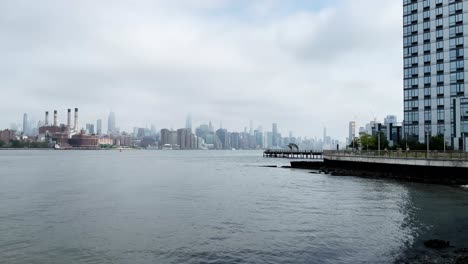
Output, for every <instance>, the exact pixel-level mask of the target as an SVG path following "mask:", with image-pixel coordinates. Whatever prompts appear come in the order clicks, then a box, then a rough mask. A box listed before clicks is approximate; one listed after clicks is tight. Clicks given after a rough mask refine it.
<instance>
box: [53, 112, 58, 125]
mask: <svg viewBox="0 0 468 264" xmlns="http://www.w3.org/2000/svg"><path fill="white" fill-rule="evenodd" d="M54 126H58V125H57V110H54Z"/></svg>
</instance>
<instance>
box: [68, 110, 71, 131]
mask: <svg viewBox="0 0 468 264" xmlns="http://www.w3.org/2000/svg"><path fill="white" fill-rule="evenodd" d="M67 126H68V129H71V127H70V126H71V109H68V116H67Z"/></svg>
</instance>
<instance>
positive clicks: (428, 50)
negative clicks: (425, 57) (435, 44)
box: [423, 44, 431, 53]
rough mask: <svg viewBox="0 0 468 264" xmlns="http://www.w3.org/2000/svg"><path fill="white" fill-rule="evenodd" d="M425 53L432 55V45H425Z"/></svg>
mask: <svg viewBox="0 0 468 264" xmlns="http://www.w3.org/2000/svg"><path fill="white" fill-rule="evenodd" d="M423 50H424V53H431V44H424V47H423Z"/></svg>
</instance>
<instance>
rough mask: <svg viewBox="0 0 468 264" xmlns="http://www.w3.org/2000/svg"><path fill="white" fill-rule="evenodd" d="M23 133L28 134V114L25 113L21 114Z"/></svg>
mask: <svg viewBox="0 0 468 264" xmlns="http://www.w3.org/2000/svg"><path fill="white" fill-rule="evenodd" d="M23 134H25V135H27V134H29V119H28V114H26V113H24V115H23Z"/></svg>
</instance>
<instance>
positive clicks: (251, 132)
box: [249, 120, 254, 136]
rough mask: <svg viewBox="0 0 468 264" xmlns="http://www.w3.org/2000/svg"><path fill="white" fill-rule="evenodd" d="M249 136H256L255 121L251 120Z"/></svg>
mask: <svg viewBox="0 0 468 264" xmlns="http://www.w3.org/2000/svg"><path fill="white" fill-rule="evenodd" d="M249 134H250V135H251V136H253V134H254V131H253V121H252V120H250V129H249Z"/></svg>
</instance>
